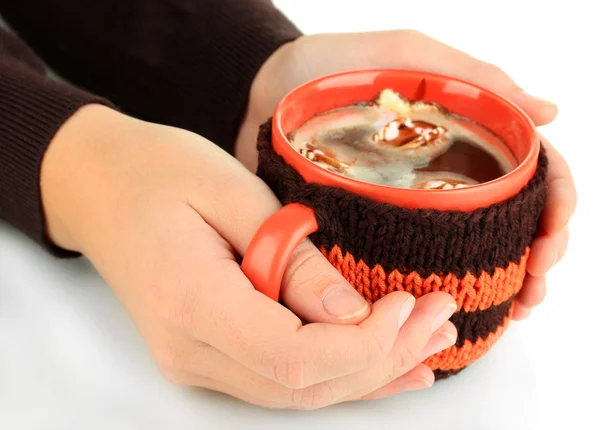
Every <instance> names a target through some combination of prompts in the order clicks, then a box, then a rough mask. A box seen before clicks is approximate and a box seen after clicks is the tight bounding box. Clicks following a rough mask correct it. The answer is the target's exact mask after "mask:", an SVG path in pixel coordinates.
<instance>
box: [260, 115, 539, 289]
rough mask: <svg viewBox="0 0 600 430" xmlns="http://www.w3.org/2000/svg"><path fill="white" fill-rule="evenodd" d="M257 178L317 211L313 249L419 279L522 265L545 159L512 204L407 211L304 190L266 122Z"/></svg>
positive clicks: (284, 198)
mask: <svg viewBox="0 0 600 430" xmlns="http://www.w3.org/2000/svg"><path fill="white" fill-rule="evenodd" d="M258 151H259V165H258V170H257V174H258V176H259V177H260V178H261V179H263V180H264V181H265V182H266V183H267V184H268V185H269V187H270V188H271V189H272V190H273V192H274V193H275V194H276V195H277V197H278V198H279V200H280V201H281V202H282V203H283V204H287V203H291V202H299V203H302V204H304V205H306V206H309V207H311V208H313V209H314V210H315V213H316V216H317V220H318V224H319V230H318V231H317V232H316V233H314V234H313V235H311V237H310V238H311V240H312V241H313V243H314V244H315V245H316V246H317V247H318V248H325V249H331V248H333V246H335V245H338V246H339V247H340V248H341V250H342V252H343V253H346V252H348V253H350V254H352V255H353V256H354V258H355V259H356V260H357V261H360V260H362V261H364V262H365V263H366V264H367V265H368V266H370V267H375V266H376V265H380V266H381V267H382V268H383V270H384V271H385V272H391V271H392V270H394V269H398V270H399V271H400V272H402V273H410V272H413V271H415V272H416V273H418V274H419V275H420V276H422V277H423V276H429V275H430V274H443V273H453V274H454V275H456V276H458V277H460V278H462V277H464V276H465V275H466V274H467V273H471V274H473V275H475V276H479V275H480V274H481V273H482V272H484V271H485V272H487V273H494V270H495V269H496V268H497V267H498V268H506V267H508V265H509V264H510V263H511V262H512V263H515V264H519V263H520V262H521V258H522V256H523V255H524V254H525V251H526V249H527V247H528V246H529V245H530V244H531V242H532V240H533V238H534V236H535V234H536V233H537V229H538V218H539V215H540V213H541V210H542V208H543V205H544V200H545V195H546V184H545V178H546V171H547V165H548V160H547V158H546V155H545V150H544V148H543V147H542V149H541V152H540V156H539V161H538V169H537V171H536V174H535V176H534V177H533V179H532V180H531V181H530V182H529V183H528V184H527V185H526V186H525V187H524V188H523V189H522V190H521V191H520V192H519V193H518V194H517V195H516V196H514V197H512V198H510V199H508V200H506V201H504V202H502V203H499V204H495V205H492V206H490V207H489V208H482V209H478V210H476V211H474V212H469V213H467V212H443V211H436V210H431V209H414V210H413V209H406V208H401V207H398V206H394V205H391V204H383V203H380V202H375V201H373V200H371V199H368V198H366V197H362V196H358V195H356V194H353V193H349V192H347V191H345V190H342V189H339V188H335V187H326V186H322V185H318V184H308V183H306V182H305V181H304V180H303V179H302V177H301V176H300V175H299V174H298V173H297V172H296V171H295V170H294V169H293V168H292V167H291V166H289V165H287V164H286V163H285V162H284V161H283V159H282V158H281V157H280V156H279V155H278V154H276V153H275V152H274V151H273V148H272V146H271V120H270V119H269V120H268V121H267V122H265V123H264V124H263V125H262V126H261V128H260V131H259V136H258Z"/></svg>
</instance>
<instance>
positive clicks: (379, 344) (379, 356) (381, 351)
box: [364, 334, 388, 366]
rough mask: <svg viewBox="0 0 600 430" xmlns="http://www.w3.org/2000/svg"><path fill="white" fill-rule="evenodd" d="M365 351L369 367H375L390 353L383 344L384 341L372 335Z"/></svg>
mask: <svg viewBox="0 0 600 430" xmlns="http://www.w3.org/2000/svg"><path fill="white" fill-rule="evenodd" d="M364 349H365V354H366V356H367V362H368V366H373V365H375V364H377V363H380V362H381V361H383V360H384V359H385V357H386V355H387V352H388V351H387V348H386V346H385V345H384V344H383V339H381V338H380V337H378V336H377V335H376V334H372V335H370V336H369V337H368V338H367V341H366V342H365V346H364Z"/></svg>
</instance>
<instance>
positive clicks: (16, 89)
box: [0, 61, 111, 257]
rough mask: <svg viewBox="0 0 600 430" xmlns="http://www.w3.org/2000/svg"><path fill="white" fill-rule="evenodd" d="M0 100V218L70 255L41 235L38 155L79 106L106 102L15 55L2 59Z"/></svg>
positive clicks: (41, 209)
mask: <svg viewBox="0 0 600 430" xmlns="http://www.w3.org/2000/svg"><path fill="white" fill-rule="evenodd" d="M0 100H1V102H0V219H4V220H5V221H7V222H8V223H10V224H12V225H13V226H15V227H16V228H18V229H20V230H21V231H23V232H24V233H25V234H26V235H27V236H29V237H30V238H32V239H33V240H34V241H36V242H37V243H38V244H40V245H42V246H43V247H45V248H46V249H48V250H49V251H50V252H51V253H53V254H54V255H56V256H62V257H65V256H76V255H78V254H74V253H70V252H66V251H64V250H62V249H58V248H57V247H55V246H53V245H52V244H51V243H50V241H49V240H48V238H47V236H46V232H45V223H44V212H43V207H42V201H41V192H40V169H41V163H42V158H43V156H44V153H45V151H46V149H47V147H48V145H49V144H50V141H51V140H52V137H53V136H54V135H55V133H56V132H57V131H58V129H59V128H60V126H61V125H62V124H63V123H64V122H65V121H66V120H67V119H68V118H69V117H70V116H71V115H72V114H73V113H74V112H75V111H77V110H78V109H79V108H80V107H82V106H84V105H86V104H89V103H99V104H104V105H107V106H111V105H110V103H109V102H107V101H106V100H104V99H102V98H98V97H96V96H93V95H91V94H87V93H86V92H83V91H80V90H78V89H76V88H73V87H71V86H68V85H66V84H63V83H60V82H57V81H54V80H52V79H50V78H48V77H46V76H44V75H43V74H39V73H38V72H37V71H35V70H32V69H31V68H29V67H27V66H26V65H25V64H23V63H20V62H17V61H14V62H12V63H7V62H4V64H2V68H1V70H0Z"/></svg>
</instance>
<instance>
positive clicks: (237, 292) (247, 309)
mask: <svg viewBox="0 0 600 430" xmlns="http://www.w3.org/2000/svg"><path fill="white" fill-rule="evenodd" d="M231 263H232V266H231V267H222V268H219V267H216V266H215V263H214V262H213V263H211V267H210V270H208V268H207V269H205V270H202V268H199V269H200V272H201V273H207V276H205V277H204V279H203V282H206V283H208V284H209V285H210V284H215V285H224V286H226V287H225V288H220V289H215V290H213V291H211V294H210V297H207V298H206V300H205V301H204V302H203V303H201V305H200V306H199V307H200V309H199V310H198V312H201V313H202V315H203V322H204V323H203V324H202V325H198V326H197V327H195V333H193V334H194V335H195V336H196V338H197V339H199V340H202V341H205V342H207V343H208V344H210V345H212V346H214V347H215V348H216V349H218V350H220V351H223V352H224V353H225V354H227V355H228V356H230V357H231V358H233V359H234V360H236V361H238V362H240V363H242V364H244V365H245V366H247V367H249V368H250V369H252V370H253V371H255V372H257V373H259V374H261V375H264V376H266V377H267V378H270V379H272V380H274V381H276V382H279V383H281V384H282V385H284V386H288V387H292V388H302V387H306V386H308V385H312V384H315V383H318V382H322V381H325V380H329V379H333V378H337V377H340V376H343V375H347V374H350V373H354V372H357V371H359V370H362V369H364V368H366V367H368V366H370V365H373V364H374V363H376V362H378V361H380V360H382V359H383V358H384V357H385V356H386V355H387V354H388V353H389V350H391V348H392V346H393V344H394V341H395V339H396V336H397V333H398V327H399V320H400V321H401V320H402V319H405V318H406V317H407V314H410V311H411V310H412V307H413V306H414V298H413V297H412V296H411V295H410V294H408V293H404V292H396V293H392V294H388V295H387V296H386V297H384V298H383V299H381V300H379V301H378V302H377V303H376V304H375V305H374V306H373V309H372V312H371V315H370V316H369V318H367V319H366V320H365V321H363V322H362V323H361V324H360V325H356V326H355V325H333V324H322V323H315V324H308V325H305V326H302V324H301V322H300V320H299V319H298V318H297V317H296V316H295V315H294V314H293V313H292V312H290V311H289V310H287V309H285V308H284V307H282V306H280V305H279V304H278V303H276V302H274V301H273V300H271V299H269V298H267V297H266V296H264V295H263V294H261V293H258V292H257V291H255V290H253V289H252V287H251V286H250V285H249V282H248V280H247V279H246V278H245V277H244V275H243V274H242V272H241V271H240V270H239V267H237V266H235V267H233V265H235V263H234V262H231ZM209 272H211V273H209Z"/></svg>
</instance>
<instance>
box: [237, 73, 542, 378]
mask: <svg viewBox="0 0 600 430" xmlns="http://www.w3.org/2000/svg"><path fill="white" fill-rule="evenodd" d="M386 88H390V89H392V90H394V91H397V92H399V93H400V94H402V95H403V96H405V97H407V98H408V99H410V100H425V101H430V102H435V103H438V104H439V105H441V106H443V107H444V108H446V109H447V110H449V111H450V112H453V113H455V114H458V115H461V116H463V117H466V118H469V119H471V120H474V121H476V122H477V123H479V124H481V125H483V126H485V127H487V128H488V129H489V130H491V131H492V132H494V133H495V134H496V135H498V136H499V137H500V138H501V140H502V141H503V142H504V143H505V144H506V147H507V148H508V149H509V150H510V152H512V155H513V156H514V159H515V160H516V167H515V168H514V169H513V170H512V171H510V172H509V173H508V174H506V175H504V176H502V177H500V178H497V179H495V180H493V181H490V182H486V183H482V184H479V185H475V186H470V187H466V188H459V189H453V190H415V189H402V188H395V187H388V186H382V185H375V184H369V183H365V182H361V181H358V180H354V179H351V178H348V177H345V176H342V175H339V174H337V173H334V172H332V171H328V170H326V169H323V168H320V167H319V166H317V165H315V164H314V163H312V162H311V161H310V160H308V159H306V158H305V157H303V156H302V155H301V154H299V153H298V152H297V150H296V149H294V148H293V147H292V145H291V144H290V142H289V141H288V139H287V137H286V136H287V135H288V133H290V132H291V131H293V130H295V129H297V128H298V127H299V126H301V125H302V124H303V123H304V122H306V121H307V120H309V119H311V118H312V117H314V116H315V115H318V114H320V113H323V112H325V111H328V110H331V109H334V108H339V107H344V106H348V105H352V104H355V103H358V102H364V101H369V100H373V99H374V98H375V97H377V95H378V94H379V93H380V92H381V91H382V90H384V89H386ZM258 140H259V142H258V149H259V167H258V175H259V176H260V177H261V178H262V179H263V180H264V181H265V182H266V183H267V184H268V185H269V186H270V187H271V189H272V190H273V191H274V192H275V194H276V195H277V197H278V198H279V199H280V200H281V201H282V203H283V204H284V206H283V207H282V208H281V209H280V210H279V211H278V212H276V213H275V214H273V215H272V216H271V217H270V218H269V219H268V220H267V221H266V222H265V223H264V224H263V225H262V226H261V227H260V228H259V229H258V231H257V232H256V234H255V235H254V237H253V238H252V240H251V242H250V244H249V246H248V248H247V250H246V253H245V255H244V257H243V261H242V264H241V268H242V271H243V272H244V273H245V275H246V276H247V277H248V279H249V280H250V281H251V282H252V284H253V285H254V287H255V288H256V289H257V290H258V291H260V292H262V293H264V294H265V295H267V296H268V297H270V298H272V299H273V300H279V292H280V288H281V282H282V278H283V274H284V272H285V269H286V267H287V265H288V262H289V258H290V256H291V254H292V252H293V250H294V249H295V248H296V247H297V245H298V244H299V243H300V241H302V240H303V239H304V238H307V237H309V238H311V240H313V242H314V243H315V245H317V246H318V247H319V249H320V250H321V251H322V252H323V253H324V255H325V256H326V257H327V258H328V259H329V261H330V262H331V263H332V265H334V267H336V268H337V269H338V270H339V271H340V272H341V273H342V274H343V275H344V277H345V278H346V279H347V280H348V281H349V282H350V283H351V284H352V285H353V286H354V287H355V288H356V289H357V291H359V293H361V294H362V295H363V296H364V297H365V298H366V299H367V301H369V302H373V301H375V300H377V299H378V298H380V297H382V296H383V295H385V294H387V293H389V292H391V291H394V290H404V291H409V292H411V293H413V294H414V295H415V296H417V297H418V296H420V295H422V294H426V293H427V292H429V291H447V292H449V293H450V294H452V295H453V296H454V297H455V299H456V300H457V303H458V304H459V308H458V309H457V313H456V314H455V315H454V316H453V318H454V320H453V319H451V321H453V322H454V323H455V325H457V329H458V331H459V341H457V344H460V347H459V348H458V349H457V350H455V351H449V350H446V351H444V352H443V353H446V356H444V355H443V353H440V354H438V356H437V357H433V358H432V360H433V361H432V360H430V366H431V367H432V368H434V369H435V370H437V371H438V372H437V374H436V376H438V377H441V376H445V374H444V372H446V374H448V375H449V374H454V373H456V372H457V371H459V370H460V369H462V368H464V367H465V366H466V365H468V364H470V363H471V362H472V361H474V360H475V359H477V358H479V357H480V356H482V355H483V354H484V353H485V352H486V351H487V350H488V349H489V348H490V347H491V344H493V342H494V341H495V339H496V338H497V337H498V336H500V334H501V331H502V330H503V329H504V328H505V326H506V325H507V324H508V321H507V318H508V314H509V312H510V309H511V303H512V298H513V297H514V295H515V294H516V293H517V292H518V290H519V289H520V286H521V285H522V282H523V278H524V276H525V264H526V261H527V257H528V253H529V245H530V243H531V241H532V240H533V237H534V235H535V234H536V232H537V220H538V217H539V215H540V212H541V209H542V207H543V200H544V199H545V186H544V184H545V173H546V164H547V160H546V159H545V154H544V151H543V148H542V147H541V145H540V142H539V139H538V138H537V135H536V131H535V126H534V124H533V123H532V121H531V119H530V118H528V117H527V115H526V114H525V113H524V112H523V111H522V110H521V109H520V108H518V107H517V106H516V105H514V104H513V103H511V102H510V101H508V100H507V99H505V98H504V97H501V96H500V95H498V94H495V93H493V92H490V91H488V90H486V89H484V88H481V87H479V86H476V85H474V84H471V83H468V82H465V81H462V80H459V79H456V78H452V77H448V76H443V75H439V74H433V73H426V72H421V71H414V70H387V69H383V70H363V71H352V72H347V73H340V74H336V75H330V76H325V77H323V78H320V79H316V80H314V81H311V82H308V83H306V84H304V85H302V86H299V87H297V88H296V89H294V90H293V91H291V92H290V93H289V94H287V95H286V96H285V97H284V98H283V99H282V100H281V101H280V102H279V104H278V105H277V108H276V110H275V113H274V115H273V117H272V119H270V120H269V121H268V122H267V123H265V124H263V126H262V127H261V131H260V133H259V139H258ZM382 232H383V233H382ZM382 235H383V236H382ZM381 236H382V237H383V239H382V237H381ZM492 308H494V309H493V310H494V312H495V313H494V315H493V316H492V315H491V311H490V309H492ZM485 312H488V313H490V314H489V315H487V317H486V315H483V314H482V313H485ZM488 317H489V318H488ZM508 319H509V318H508ZM492 320H493V321H492ZM490 321H491V322H490ZM484 326H485V327H484ZM461 330H462V332H461ZM468 332H469V333H468ZM476 332H477V333H476ZM484 332H485V333H484ZM461 335H462V336H463V339H462V340H461V339H460V338H461ZM478 335H479V337H477V336H478ZM482 336H483V340H482ZM488 338H489V339H488ZM477 342H479V344H478V343H477ZM465 345H466V347H467V349H469V348H470V350H469V352H464V348H465ZM469 345H470V346H469ZM454 348H455V349H456V347H454ZM461 348H462V352H461ZM448 354H450V355H451V356H448ZM461 354H462V355H461ZM461 357H462V358H461ZM436 360H437V361H436Z"/></svg>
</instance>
